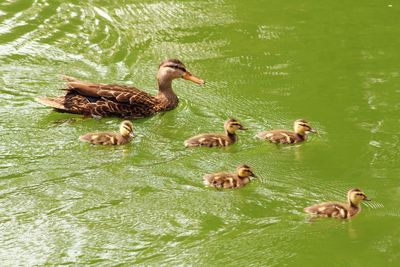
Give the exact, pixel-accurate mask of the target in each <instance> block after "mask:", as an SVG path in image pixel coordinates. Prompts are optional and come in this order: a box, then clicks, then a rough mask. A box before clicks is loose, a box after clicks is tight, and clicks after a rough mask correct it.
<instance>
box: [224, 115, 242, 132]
mask: <svg viewBox="0 0 400 267" xmlns="http://www.w3.org/2000/svg"><path fill="white" fill-rule="evenodd" d="M224 128H225V131H227V132H228V133H231V134H233V133H235V132H236V131H237V130H246V128H245V127H243V125H242V124H241V123H240V122H239V121H238V120H235V119H232V118H231V119H228V120H227V121H226V122H225V124H224Z"/></svg>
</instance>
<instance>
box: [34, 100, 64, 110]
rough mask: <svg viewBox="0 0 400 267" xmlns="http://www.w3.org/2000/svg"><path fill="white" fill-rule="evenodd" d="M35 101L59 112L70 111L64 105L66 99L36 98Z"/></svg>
mask: <svg viewBox="0 0 400 267" xmlns="http://www.w3.org/2000/svg"><path fill="white" fill-rule="evenodd" d="M35 101H37V102H39V103H41V104H43V105H46V106H50V107H53V108H55V109H58V110H65V111H67V110H68V109H67V108H66V107H65V105H64V97H54V98H51V97H41V98H35Z"/></svg>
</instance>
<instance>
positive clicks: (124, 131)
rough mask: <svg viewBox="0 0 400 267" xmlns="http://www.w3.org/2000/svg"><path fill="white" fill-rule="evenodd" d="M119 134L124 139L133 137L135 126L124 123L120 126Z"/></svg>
mask: <svg viewBox="0 0 400 267" xmlns="http://www.w3.org/2000/svg"><path fill="white" fill-rule="evenodd" d="M119 132H120V133H121V135H122V136H124V137H128V136H129V137H132V136H133V124H132V122H130V121H123V122H121V124H120V126H119Z"/></svg>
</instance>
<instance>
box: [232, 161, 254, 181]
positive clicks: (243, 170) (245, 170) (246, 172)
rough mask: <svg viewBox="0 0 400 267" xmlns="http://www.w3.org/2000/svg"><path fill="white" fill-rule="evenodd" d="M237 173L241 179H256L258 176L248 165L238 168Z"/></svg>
mask: <svg viewBox="0 0 400 267" xmlns="http://www.w3.org/2000/svg"><path fill="white" fill-rule="evenodd" d="M236 173H237V175H238V176H239V177H242V178H245V177H250V176H251V177H254V178H256V177H257V176H256V175H255V174H254V173H253V171H252V170H251V167H250V166H248V165H246V164H241V165H239V166H238V167H237V168H236Z"/></svg>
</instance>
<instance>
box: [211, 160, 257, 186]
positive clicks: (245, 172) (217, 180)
mask: <svg viewBox="0 0 400 267" xmlns="http://www.w3.org/2000/svg"><path fill="white" fill-rule="evenodd" d="M250 177H254V178H256V177H257V176H256V175H255V174H254V173H253V171H252V170H251V168H250V167H249V166H248V165H245V164H242V165H239V166H238V167H237V168H236V173H228V172H220V173H212V174H207V175H206V176H204V178H203V179H204V184H205V185H207V186H213V187H216V188H239V187H243V186H245V185H247V184H248V183H250V181H251V180H250Z"/></svg>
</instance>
